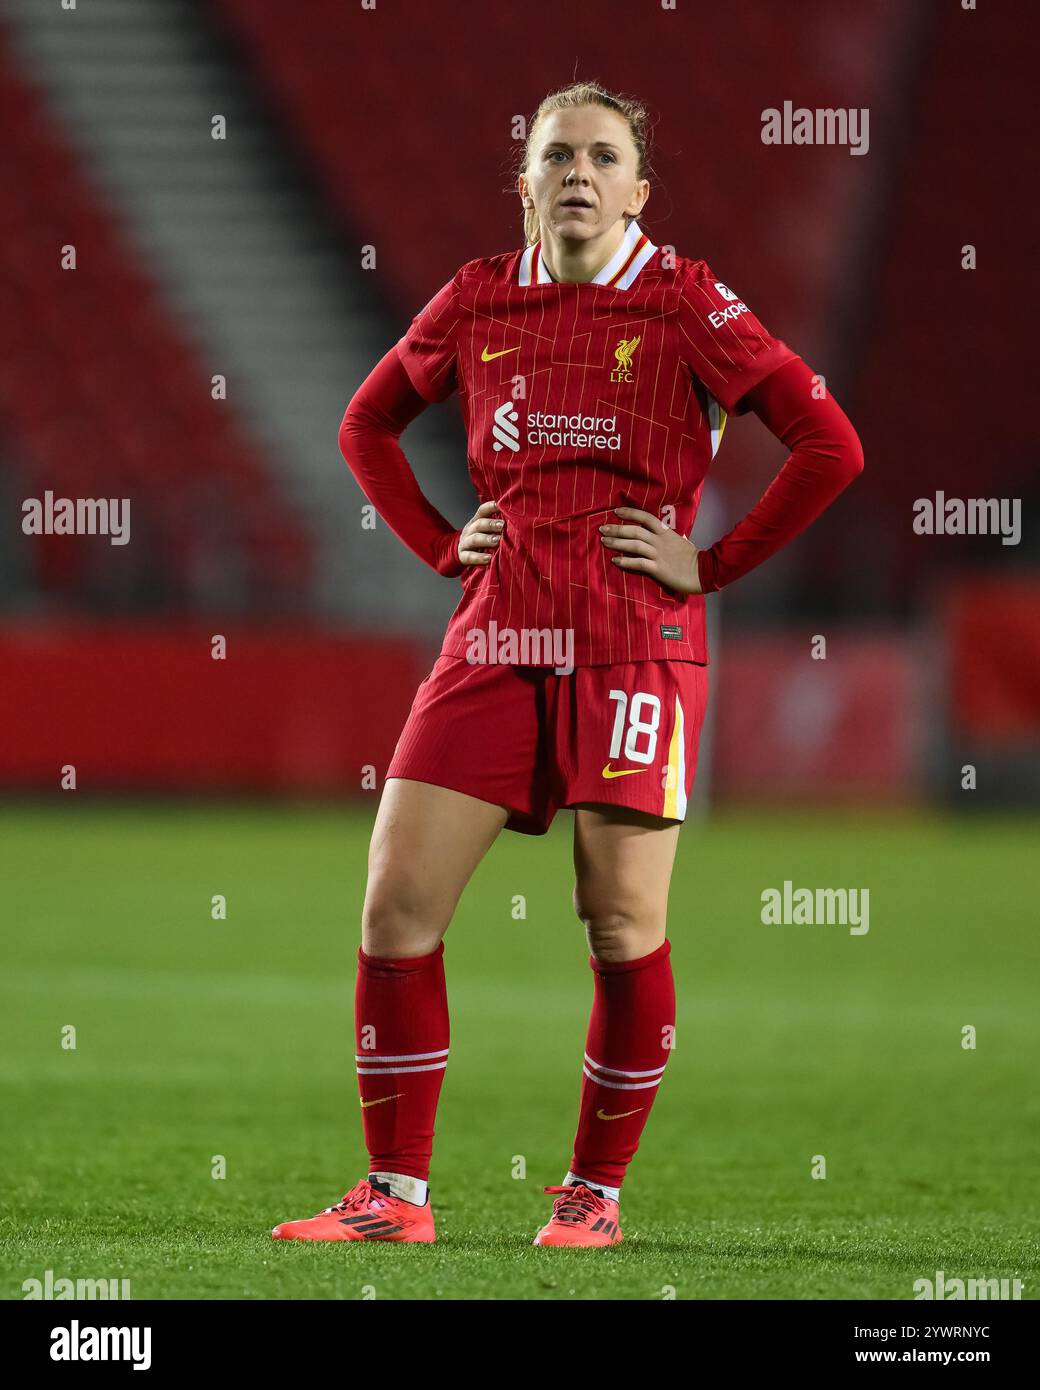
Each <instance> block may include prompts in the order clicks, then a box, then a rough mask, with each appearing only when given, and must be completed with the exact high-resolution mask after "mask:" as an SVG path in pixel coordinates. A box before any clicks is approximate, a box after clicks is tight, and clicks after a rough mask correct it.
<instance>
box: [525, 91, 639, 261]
mask: <svg viewBox="0 0 1040 1390" xmlns="http://www.w3.org/2000/svg"><path fill="white" fill-rule="evenodd" d="M572 106H603V107H605V108H606V110H608V111H616V112H617V114H618V115H619V116H621V117H622V118H623V119H624V121H625V124H626V125H627V126H628V132H629V134H630V135H631V137H632V143H633V145H635V147H636V178H637V179H645V178H647V177H648V175H649V173H650V118H649V115H648V114H647V110H646V107H645V106H643V105H642V104H641V103H640V102H638V101H636V100H634V99H633V98H630V97H624V96H620V95H618V94H616V93H614V92H608V91H607V90H606V88H605V87H601V86H600V84H599V83H598V82H572V83H571V85H570V86H569V87H561V88H560V90H559V91H558V92H550V93H549V95H548V96H546V97H543V98H542V100H541V102H540V103H539V105H538V110H537V111H536V112H535V113H534V115H533V116H532V118H531V122H530V125H529V126H528V128H527V139H526V140H525V141H524V144H523V152H522V154H521V157H520V167H519V169H518V170H517V176H518V177H519V175H520V174H526V173H527V172H528V166H529V164H530V161H531V154H532V151H533V150H534V147H535V137H536V136H537V133H538V127H539V125H540V124H541V123H542V121H543V120H544V118H545V117H546V116H549V115H551V114H552V112H554V111H563V110H566V109H567V108H569V107H572ZM514 187H515V185H514ZM631 221H632V218H631V217H630V216H629V214H628V213H625V226H626V227H627V226H628V224H629V223H630V222H631ZM540 236H541V226H540V223H539V219H538V209H537V208H533V207H530V208H524V238H525V241H526V244H527V245H528V246H533V245H534V243H535V242H536V241H537V240H538V239H539V237H540Z"/></svg>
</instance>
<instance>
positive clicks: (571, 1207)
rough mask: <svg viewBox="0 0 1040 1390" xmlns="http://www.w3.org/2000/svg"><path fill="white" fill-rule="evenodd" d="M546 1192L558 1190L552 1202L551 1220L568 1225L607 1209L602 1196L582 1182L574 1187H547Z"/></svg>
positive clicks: (575, 1223)
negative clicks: (557, 1194)
mask: <svg viewBox="0 0 1040 1390" xmlns="http://www.w3.org/2000/svg"><path fill="white" fill-rule="evenodd" d="M545 1191H546V1192H558V1193H559V1194H560V1196H558V1197H557V1198H556V1201H555V1202H553V1220H554V1221H560V1222H562V1223H563V1224H564V1225H568V1226H580V1225H581V1224H582V1223H583V1222H588V1221H591V1220H592V1218H593V1217H594V1216H599V1215H601V1214H602V1213H603V1212H605V1211H606V1210H607V1203H606V1201H605V1199H604V1198H602V1197H597V1196H596V1194H595V1192H591V1191H590V1190H589V1189H588V1188H587V1187H585V1186H584V1184H579V1185H578V1186H576V1187H547V1188H546V1189H545Z"/></svg>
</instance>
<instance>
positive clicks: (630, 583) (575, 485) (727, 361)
mask: <svg viewBox="0 0 1040 1390" xmlns="http://www.w3.org/2000/svg"><path fill="white" fill-rule="evenodd" d="M397 353H398V356H399V358H400V360H401V362H402V364H403V365H404V367H405V369H406V371H407V372H408V376H409V378H410V379H411V381H412V384H413V385H414V387H415V389H416V390H417V391H418V393H419V394H420V395H421V396H422V397H423V398H424V399H425V400H427V401H429V402H431V403H432V402H435V401H443V400H445V399H446V398H447V397H448V396H449V395H450V394H451V393H452V391H454V390H456V389H457V390H458V392H459V396H460V401H461V406H462V414H463V420H464V423H465V428H466V434H467V441H468V460H469V473H470V478H471V479H472V482H473V486H474V488H475V489H476V491H477V494H478V496H479V498H480V500H481V501H482V502H484V501H495V502H497V503H498V505H499V508H500V511H501V515H502V517H503V519H504V520H505V523H506V524H505V528H504V531H503V536H502V540H501V541H500V543H499V545H498V547H497V549H496V550H495V552H494V555H493V558H492V561H491V563H490V565H486V566H471V567H467V569H466V570H465V571H464V573H463V575H462V584H463V589H464V592H463V596H462V599H461V601H460V603H459V605H458V607H457V608H456V610H455V612H454V614H453V615H452V618H451V621H450V623H449V625H448V629H447V632H446V634H445V638H444V643H443V646H442V648H441V650H442V652H443V654H444V655H447V656H460V657H464V656H466V654H467V650H470V649H471V642H470V640H469V637H468V634H470V633H471V632H473V631H474V630H482V631H484V632H487V631H488V630H489V628H490V624H491V623H492V622H494V623H495V625H496V629H497V631H498V632H499V633H501V632H502V631H503V629H513V630H515V631H518V632H523V631H525V630H526V631H545V630H546V629H548V630H550V631H552V630H558V631H566V630H568V629H569V630H570V631H571V632H572V633H573V639H572V640H573V652H574V658H573V659H574V662H575V664H576V665H581V666H592V665H604V664H612V663H615V662H627V661H644V660H653V659H663V660H670V661H697V662H706V661H707V659H708V658H707V643H706V636H705V623H704V599H703V597H702V596H701V595H699V594H697V595H690V596H689V597H683V596H681V595H676V594H673V593H672V592H671V591H670V590H667V589H665V588H663V587H662V586H661V585H660V584H659V583H658V582H657V581H656V580H655V579H652V578H651V577H649V576H648V575H643V574H639V573H635V572H628V571H624V570H621V569H619V568H618V567H617V566H615V565H613V564H611V553H612V552H611V551H609V550H608V549H607V548H606V547H605V546H603V545H602V544H601V543H600V539H599V529H598V528H599V527H600V526H601V525H602V524H603V523H604V522H611V523H616V522H618V521H620V518H618V517H616V516H615V515H614V508H615V507H619V506H628V507H639V508H642V509H643V510H644V511H648V512H652V513H654V514H655V515H657V516H660V517H661V518H662V519H664V520H665V521H666V523H667V524H668V525H669V526H671V527H672V528H673V529H675V530H677V531H679V532H680V534H682V535H689V533H690V531H691V529H692V527H693V522H694V518H695V516H696V513H697V505H698V502H699V499H700V494H701V488H702V486H703V483H704V477H705V474H706V473H707V470H708V466H709V464H710V463H711V460H712V459H713V458H714V456H715V454H716V452H717V451H718V447H719V444H720V442H721V440H722V435H723V431H724V429H725V425H726V417H727V414H731V413H733V412H734V410H735V409H736V408H737V405H738V402H739V401H740V400H741V398H742V397H743V396H745V395H746V394H747V392H748V391H750V390H751V388H752V387H754V386H755V385H756V383H758V382H759V381H761V380H762V379H763V378H764V377H766V376H768V375H769V374H770V373H772V372H774V371H776V369H777V368H778V367H780V366H782V365H783V364H784V363H786V362H788V361H791V360H792V359H793V358H794V357H795V354H794V353H793V352H792V351H791V349H790V348H789V347H787V345H786V344H785V343H783V342H781V341H780V340H779V339H777V338H774V337H772V336H771V335H770V334H769V333H768V332H767V331H766V329H765V328H764V327H763V326H762V324H761V323H760V322H759V321H758V319H757V318H756V317H755V316H754V314H752V313H751V311H750V310H749V309H748V306H747V305H746V304H745V303H744V301H743V300H742V299H740V298H739V296H738V295H736V294H735V293H734V292H733V291H732V290H730V289H729V288H728V287H727V286H726V285H725V284H723V283H722V282H721V281H719V280H717V279H716V278H715V275H714V274H713V272H712V271H711V269H710V268H709V267H708V266H707V265H706V264H705V262H704V261H695V260H690V259H689V258H687V257H684V256H676V255H669V256H667V257H666V256H665V255H663V254H662V253H661V252H660V250H659V249H658V247H656V246H654V245H653V244H652V242H651V241H650V240H649V238H648V237H647V236H646V235H645V233H644V232H643V231H642V230H641V228H640V227H639V225H638V223H637V222H634V221H633V222H632V223H630V224H629V227H628V229H627V231H626V233H625V237H624V239H623V241H622V243H621V245H620V247H619V248H618V251H617V252H616V254H615V255H614V256H613V257H612V258H611V260H610V261H609V262H608V263H607V265H605V266H604V267H603V269H602V270H601V271H600V272H599V274H598V275H597V276H596V277H595V279H594V280H592V281H591V282H588V283H582V284H574V283H557V282H556V281H554V280H552V279H551V277H550V276H549V274H548V271H547V269H546V267H545V264H544V262H543V260H542V257H541V244H540V243H538V244H536V245H534V246H531V247H528V248H527V249H526V250H523V251H513V252H508V253H506V254H504V255H499V256H490V257H486V258H483V259H479V260H474V261H469V262H467V264H466V265H464V266H462V267H461V269H460V270H459V271H458V272H457V274H456V275H455V276H454V277H453V279H452V280H451V281H450V283H449V284H447V285H445V286H444V288H443V289H442V290H440V292H439V293H438V294H436V295H435V296H434V297H433V299H431V300H430V302H429V304H427V305H426V307H425V308H424V309H423V310H422V311H421V312H420V313H419V314H418V315H417V316H416V317H415V319H414V320H413V321H412V324H411V326H410V328H409V329H408V332H407V333H406V334H405V335H404V337H403V338H401V340H400V341H399V342H398V344H397Z"/></svg>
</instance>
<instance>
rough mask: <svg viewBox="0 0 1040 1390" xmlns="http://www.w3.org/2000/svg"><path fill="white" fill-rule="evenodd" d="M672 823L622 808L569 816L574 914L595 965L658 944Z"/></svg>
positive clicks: (635, 955) (675, 829) (633, 956)
mask: <svg viewBox="0 0 1040 1390" xmlns="http://www.w3.org/2000/svg"><path fill="white" fill-rule="evenodd" d="M678 842H679V822H678V821H666V820H662V819H661V818H660V817H659V816H651V815H648V814H646V813H645V812H643V811H630V810H628V808H627V807H623V806H605V805H604V806H592V805H589V806H581V807H578V809H577V810H576V811H575V812H574V876H575V878H574V910H575V912H577V914H578V916H579V918H580V919H581V921H582V922H583V923H584V925H585V932H586V935H587V937H588V942H589V950H590V951H591V952H592V954H593V955H594V956H595V957H596V959H597V960H603V961H623V960H638V959H639V957H640V956H645V955H649V954H650V952H651V951H656V950H657V948H658V947H659V946H660V945H661V944H662V942H663V941H664V939H665V933H666V929H667V921H668V888H669V884H670V882H671V877H672V866H673V864H674V863H675V851H676V847H677V845H678Z"/></svg>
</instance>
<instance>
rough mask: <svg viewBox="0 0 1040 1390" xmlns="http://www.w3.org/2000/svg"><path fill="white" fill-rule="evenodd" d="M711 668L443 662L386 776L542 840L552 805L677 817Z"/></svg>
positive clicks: (688, 783)
mask: <svg viewBox="0 0 1040 1390" xmlns="http://www.w3.org/2000/svg"><path fill="white" fill-rule="evenodd" d="M707 698H708V670H707V667H706V666H699V665H697V664H695V663H694V662H691V661H632V662H627V663H625V664H622V665H617V666H579V667H577V668H576V669H575V670H574V671H572V672H571V673H570V674H569V675H565V676H564V675H557V674H556V673H555V672H554V671H553V670H552V669H551V668H550V667H540V666H512V665H475V664H471V663H470V662H468V661H466V660H464V659H463V658H462V657H452V656H440V657H438V658H437V661H436V663H435V664H434V667H433V670H432V671H431V672H430V674H429V675H428V676H427V677H426V679H425V680H424V681H423V683H422V684H421V685H420V686H419V689H418V690H417V691H416V695H415V700H414V701H413V703H412V709H411V713H410V714H409V716H408V720H407V722H406V724H405V726H404V729H403V731H402V733H401V737H400V738H399V739H398V742H397V748H396V749H395V750H394V755H393V757H392V759H391V760H390V766H389V767H388V768H387V773H386V775H387V777H407V778H411V779H412V780H413V781H416V782H432V783H433V784H434V785H435V786H438V787H449V788H450V789H451V790H453V791H458V792H464V793H465V794H466V795H467V796H475V797H477V798H479V800H481V801H490V802H492V803H494V804H495V805H496V806H504V807H505V808H506V809H507V810H508V811H509V813H510V814H509V819H508V820H507V822H506V826H507V828H508V829H510V830H519V831H521V832H522V833H524V834H527V835H544V834H545V832H546V830H548V828H549V825H550V824H551V822H552V819H553V817H554V816H555V814H556V812H557V811H558V810H559V809H560V808H561V806H574V805H577V804H580V803H588V802H601V803H602V802H607V803H609V804H611V805H614V806H627V807H630V808H631V809H633V810H636V811H647V812H649V813H650V814H651V815H655V816H662V817H664V818H665V819H667V820H674V821H681V820H684V819H685V816H686V800H687V797H688V796H689V794H690V790H691V788H692V786H693V775H694V772H695V771H696V767H697V743H698V739H699V737H700V731H701V724H702V723H703V721H704V711H705V707H706V705H707Z"/></svg>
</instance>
